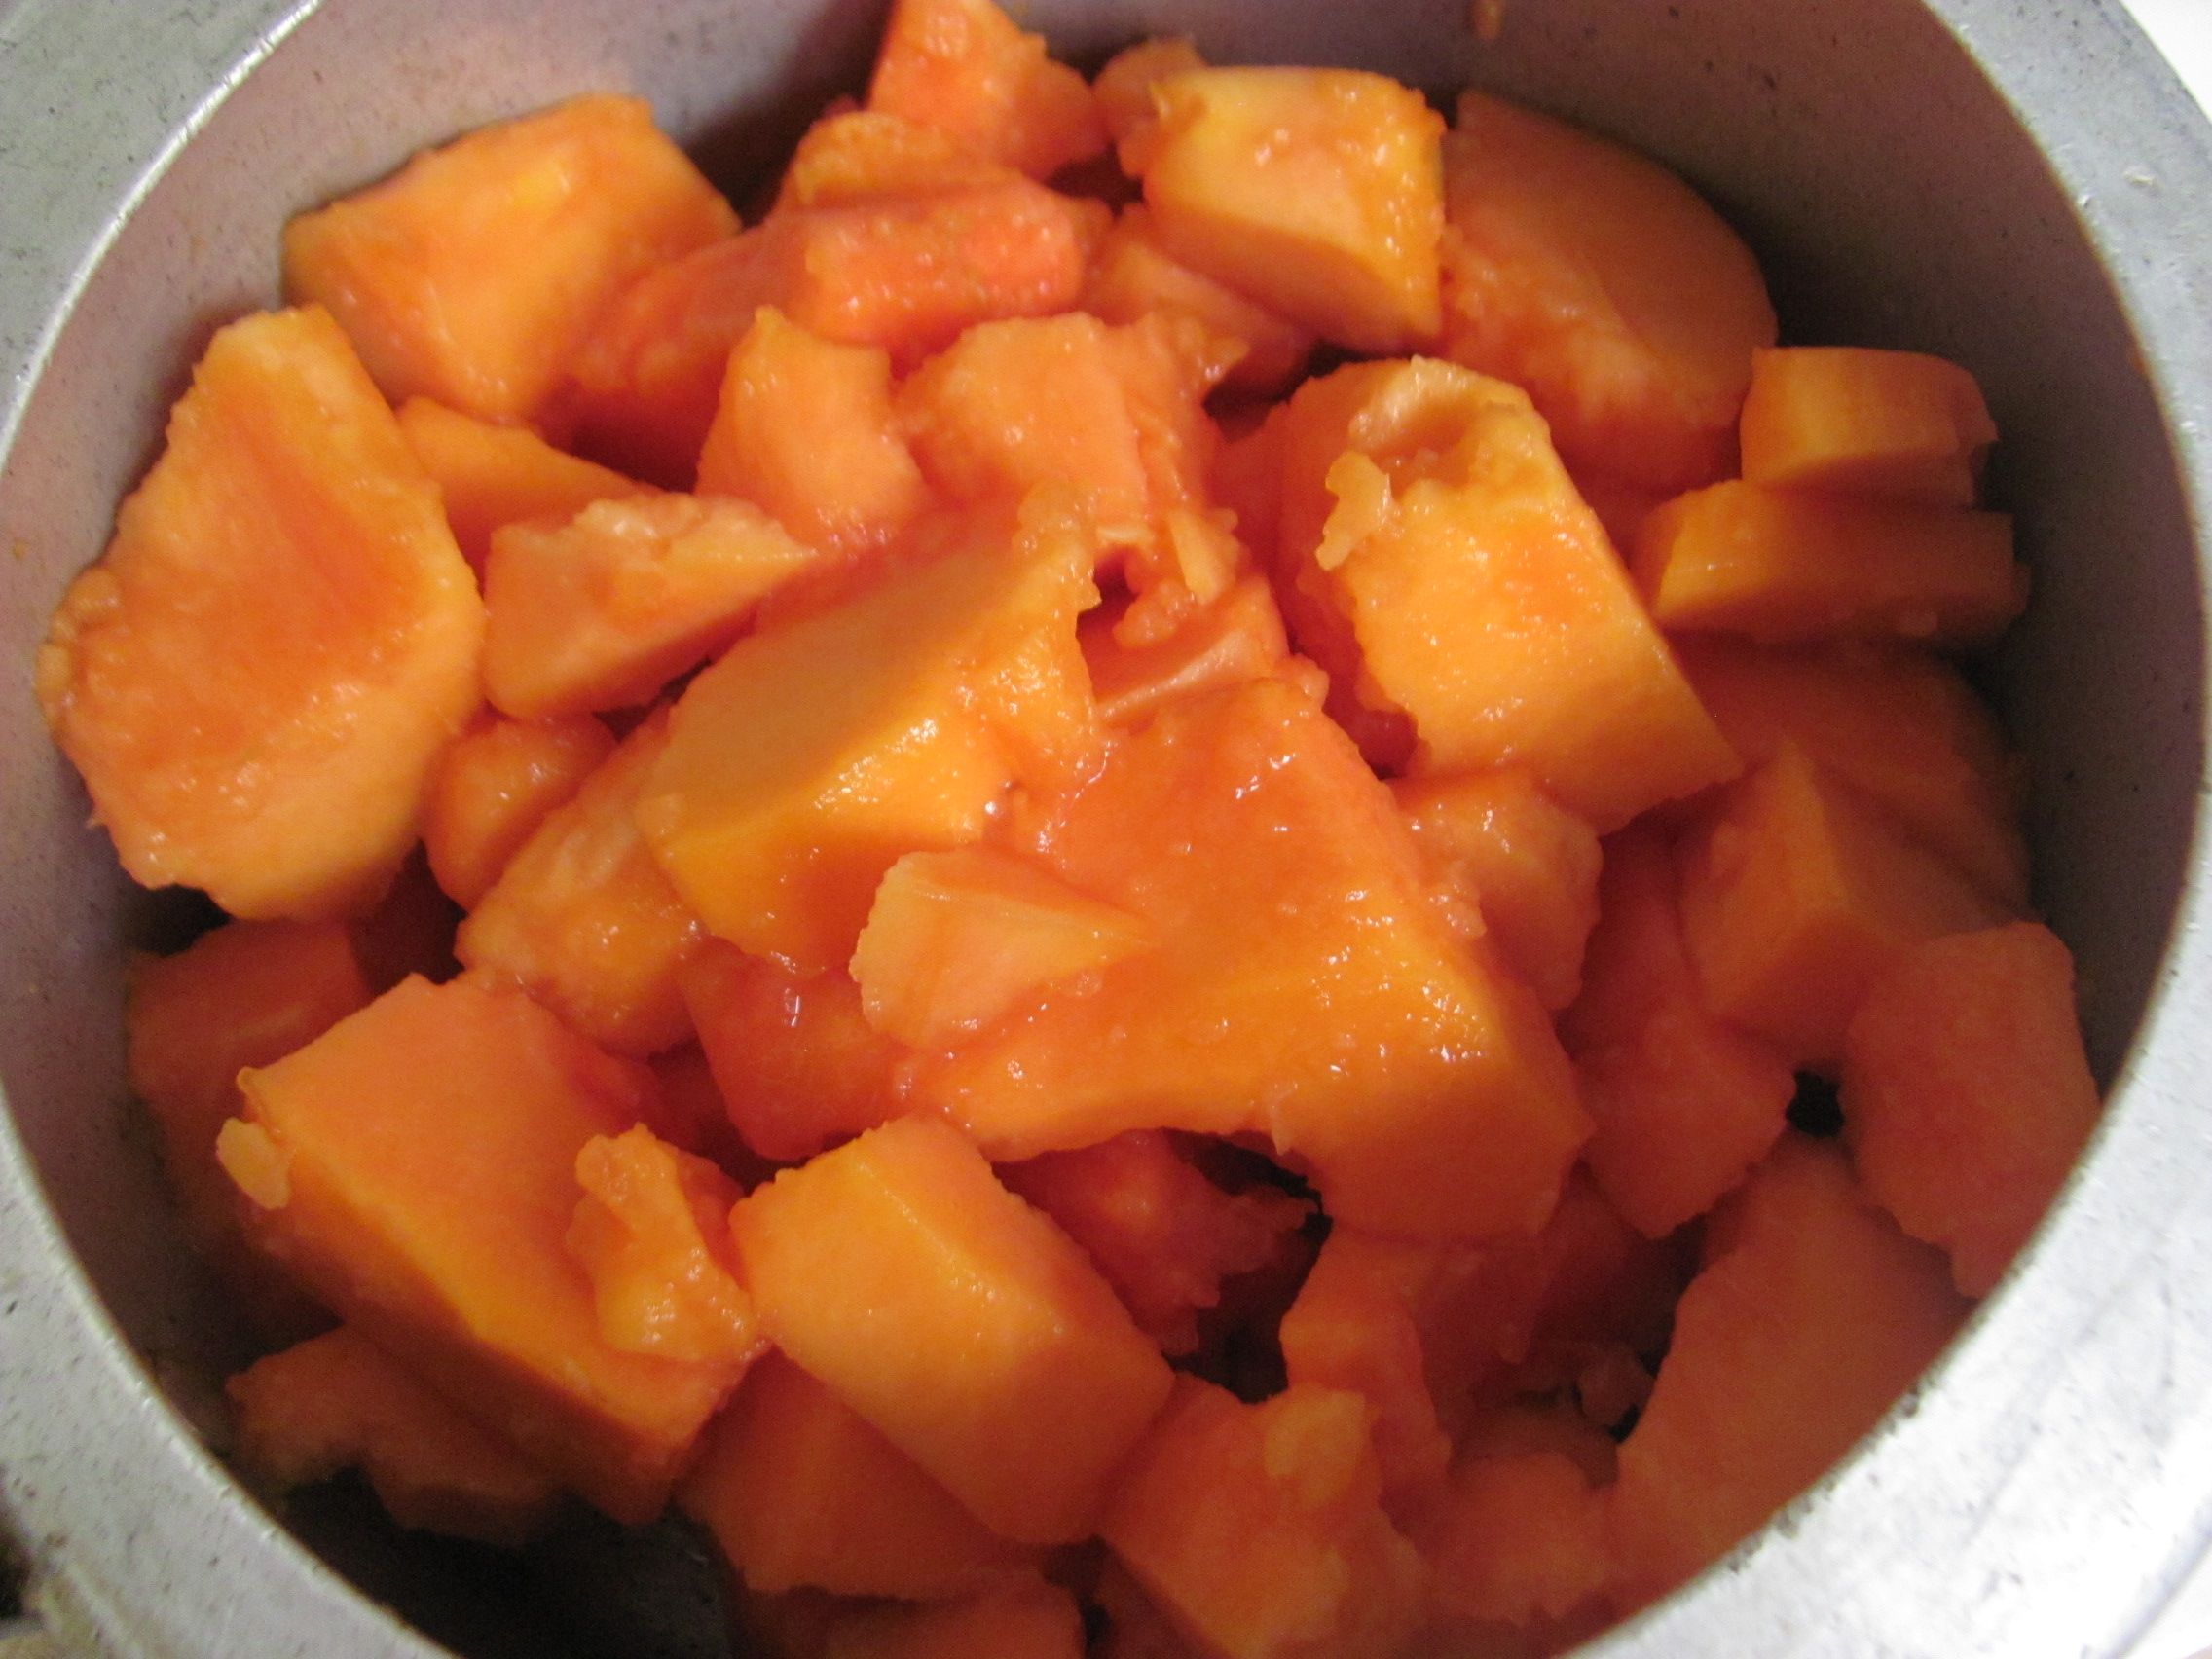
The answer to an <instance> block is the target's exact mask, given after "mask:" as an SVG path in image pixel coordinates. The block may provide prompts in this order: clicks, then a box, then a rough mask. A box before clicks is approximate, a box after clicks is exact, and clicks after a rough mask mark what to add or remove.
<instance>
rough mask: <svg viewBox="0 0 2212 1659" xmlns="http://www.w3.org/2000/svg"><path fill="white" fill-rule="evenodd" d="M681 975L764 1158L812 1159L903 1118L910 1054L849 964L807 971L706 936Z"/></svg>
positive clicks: (742, 1125)
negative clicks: (872, 1012) (879, 1017)
mask: <svg viewBox="0 0 2212 1659" xmlns="http://www.w3.org/2000/svg"><path fill="white" fill-rule="evenodd" d="M680 979H681V983H682V990H683V1000H684V1003H685V1005H686V1006H687V1007H688V1008H689V1009H690V1011H691V1021H692V1024H693V1025H694V1026H695V1027H696V1028H697V1030H698V1033H699V1043H700V1046H701V1047H702V1048H704V1049H705V1050H706V1051H707V1060H708V1063H709V1064H710V1065H712V1066H713V1068H714V1073H715V1081H716V1082H717V1083H718V1084H719V1085H720V1086H721V1092H722V1100H723V1104H724V1105H725V1107H726V1108H727V1110H728V1112H729V1120H730V1122H731V1124H734V1125H735V1126H736V1128H737V1132H738V1134H739V1136H740V1137H741V1138H742V1139H743V1140H744V1142H745V1144H746V1145H747V1146H749V1147H751V1148H752V1149H753V1150H754V1151H755V1152H756V1153H758V1154H759V1155H760V1156H761V1157H762V1158H768V1159H774V1160H778V1161H790V1162H795V1161H800V1160H803V1159H808V1158H812V1157H813V1156H814V1155H815V1154H816V1153H818V1152H820V1151H821V1150H822V1149H823V1148H824V1147H826V1146H829V1145H830V1144H831V1143H832V1142H834V1141H839V1140H843V1139H845V1138H846V1137H847V1136H850V1135H857V1134H859V1133H860V1132H861V1131H862V1130H863V1129H872V1128H874V1127H875V1126H876V1125H877V1124H882V1123H886V1122H888V1121H889V1120H890V1119H892V1118H893V1117H895V1116H897V1115H898V1112H899V1110H900V1102H899V1088H898V1082H897V1077H896V1069H897V1067H898V1064H899V1060H900V1056H901V1055H902V1054H903V1052H904V1051H903V1049H901V1047H900V1046H899V1045H898V1044H896V1043H893V1042H892V1041H890V1039H888V1038H885V1037H881V1036H878V1035H877V1034H876V1031H875V1028H874V1027H873V1026H871V1025H870V1024H868V1022H867V1016H866V1014H864V1013H863V1012H862V1010H861V993H860V987H859V986H858V985H856V984H854V983H853V981H852V979H851V978H850V977H848V976H847V975H846V973H845V971H844V970H843V969H841V968H832V969H830V970H828V971H826V972H824V973H821V974H815V975H810V976H806V977H801V976H798V975H795V974H793V973H792V972H791V971H790V970H788V969H786V968H784V967H782V966H780V965H779V964H777V963H774V962H770V961H767V960H765V959H764V958H762V957H758V956H748V955H746V954H745V953H744V952H743V951H742V950H739V949H738V948H737V947H736V946H735V945H733V944H725V943H724V942H723V941H722V940H708V941H707V942H706V944H705V945H704V946H703V947H702V948H701V949H700V951H699V952H698V954H697V955H696V956H694V957H693V958H691V960H690V961H689V962H687V963H686V964H685V965H684V968H683V971H682V975H681V976H680Z"/></svg>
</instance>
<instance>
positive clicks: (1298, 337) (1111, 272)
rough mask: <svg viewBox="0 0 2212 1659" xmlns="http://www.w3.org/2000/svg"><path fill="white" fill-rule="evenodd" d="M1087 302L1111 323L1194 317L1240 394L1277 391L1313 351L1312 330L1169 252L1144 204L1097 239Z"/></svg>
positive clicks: (1225, 377)
mask: <svg viewBox="0 0 2212 1659" xmlns="http://www.w3.org/2000/svg"><path fill="white" fill-rule="evenodd" d="M1082 304H1083V309H1084V310H1085V311H1087V312H1089V313H1091V314H1092V315H1093V316H1097V317H1102V318H1104V319H1105V320H1106V321H1108V322H1113V323H1133V322H1136V321H1138V320H1139V319H1141V318H1143V317H1145V316H1147V315H1149V314H1151V313H1155V312H1160V313H1166V314H1168V315H1171V316H1182V317H1188V318H1189V319H1190V320H1192V321H1193V322H1196V323H1197V324H1198V325H1199V326H1200V327H1201V328H1202V329H1204V330H1205V332H1206V334H1207V335H1208V336H1209V337H1210V338H1211V339H1212V340H1213V341H1214V342H1216V343H1217V344H1216V346H1215V347H1214V348H1213V350H1217V351H1222V352H1225V353H1227V354H1228V356H1229V358H1230V359H1232V360H1231V361H1230V363H1229V367H1228V368H1227V370H1226V372H1225V373H1224V374H1223V376H1222V384H1223V385H1224V386H1227V387H1234V388H1235V390H1238V391H1245V392H1253V393H1256V394H1259V395H1263V396H1272V395H1279V394H1280V393H1281V392H1283V391H1285V390H1287V389H1288V388H1289V387H1291V386H1293V385H1295V384H1296V382H1297V380H1298V378H1299V376H1300V375H1301V374H1302V373H1304V372H1305V368H1306V363H1307V359H1308V358H1309V357H1310V356H1312V354H1313V346H1314V338H1313V334H1312V332H1311V330H1309V329H1306V328H1302V327H1300V326H1299V325H1298V324H1297V323H1295V322H1292V321H1291V320H1290V319H1289V318H1288V317H1285V316H1280V315H1277V314H1276V313H1273V312H1272V311H1270V310H1268V308H1267V307H1265V306H1263V305H1261V304H1259V303H1258V302H1257V301H1255V300H1251V299H1247V298H1246V297H1245V296H1244V295H1242V294H1240V293H1238V292H1237V291H1236V290H1235V288H1232V287H1230V286H1228V285H1227V284H1226V283H1222V282H1217V281H1215V280H1214V279H1213V278H1212V277H1211V276H1206V275H1205V274H1204V273H1202V272H1199V271H1196V270H1194V269H1192V268H1191V267H1190V266H1188V265H1185V264H1184V263H1183V262H1182V261H1181V260H1179V259H1177V258H1176V257H1175V256H1174V255H1173V254H1171V253H1169V252H1168V251H1167V250H1166V248H1164V247H1163V246H1161V240H1160V234H1159V232H1158V231H1157V230H1155V229H1154V227H1153V223H1152V215H1151V214H1150V213H1149V212H1147V211H1146V210H1145V209H1144V208H1143V207H1142V206H1136V205H1132V206H1128V207H1124V209H1123V210H1122V213H1121V216H1120V217H1119V218H1118V219H1116V220H1115V221H1114V228H1113V229H1112V230H1110V231H1108V232H1107V233H1106V236H1105V239H1104V240H1102V241H1100V242H1099V244H1098V251H1097V252H1096V253H1095V254H1094V255H1092V257H1091V264H1090V276H1089V277H1088V280H1087V281H1086V282H1085V283H1084V289H1083V301H1082Z"/></svg>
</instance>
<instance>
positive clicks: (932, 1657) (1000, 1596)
mask: <svg viewBox="0 0 2212 1659" xmlns="http://www.w3.org/2000/svg"><path fill="white" fill-rule="evenodd" d="M1084 1652H1085V1647H1084V1632H1083V1610H1082V1609H1081V1608H1080V1607H1078V1606H1077V1605H1076V1601H1075V1598H1074V1597H1073V1596H1071V1595H1069V1594H1068V1593H1067V1592H1066V1591H1065V1590H1063V1589H1061V1588H1060V1587H1059V1586H1058V1585H1056V1584H1049V1583H1047V1582H1046V1581H1045V1580H1044V1579H1042V1578H1039V1577H1037V1576H1036V1575H1035V1574H1031V1575H1030V1576H1029V1577H1028V1578H1027V1579H1026V1580H1023V1581H1019V1582H1016V1583H1014V1584H1010V1585H1006V1586H1004V1587H1002V1588H999V1589H995V1590H985V1591H982V1592H979V1593H978V1594H977V1595H974V1596H969V1597H965V1598H963V1599H962V1600H960V1601H957V1602H944V1603H940V1604H932V1605H928V1606H920V1607H913V1606H894V1607H862V1608H854V1609H851V1610H849V1611H846V1612H843V1613H841V1614H839V1615H838V1616H836V1617H835V1618H833V1619H832V1620H831V1621H830V1626H829V1629H828V1631H827V1633H826V1634H825V1636H824V1638H823V1641H822V1659H1083V1655H1084Z"/></svg>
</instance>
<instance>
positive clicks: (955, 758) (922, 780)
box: [638, 497, 1096, 974]
mask: <svg viewBox="0 0 2212 1659" xmlns="http://www.w3.org/2000/svg"><path fill="white" fill-rule="evenodd" d="M1093 545H1094V543H1093V538H1092V536H1091V535H1090V534H1089V531H1088V526H1087V525H1086V524H1085V523H1083V522H1082V519H1081V515H1080V514H1074V513H1070V512H1068V511H1066V510H1065V503H1064V502H1057V501H1055V500H1052V499H1048V498H1043V497H1040V498H1036V499H1035V500H1034V501H1033V502H1031V503H1029V504H1027V505H1025V506H1024V508H1023V511H1022V515H1021V517H1020V519H1019V520H1018V521H1017V522H1016V523H1015V524H1014V526H1013V527H1012V528H1011V529H1010V528H1009V526H1008V524H1007V523H1006V521H1005V520H1004V519H1003V518H1001V519H991V520H985V521H982V522H979V523H978V524H977V525H974V526H963V527H961V528H960V529H959V531H958V532H957V535H956V545H955V547H954V549H953V550H952V551H950V552H947V553H945V554H943V555H942V556H940V557H939V558H937V559H935V560H933V561H927V562H923V563H920V564H917V565H913V566H910V567H907V568H904V569H902V570H901V571H897V572H896V573H894V574H893V575H891V576H890V577H888V578H886V579H885V580H884V581H882V582H880V583H879V584H877V585H876V586H875V587H873V588H870V589H868V590H867V591H866V592H865V593H864V594H862V595H861V596H860V597H859V598H857V599H855V600H854V601H852V602H851V603H849V604H846V605H843V606H840V607H838V608H834V609H830V610H828V611H826V612H824V613H822V614H820V615H815V616H810V617H806V618H804V619H802V620H797V621H793V622H791V623H788V624H786V625H784V626H781V627H778V628H774V629H771V630H768V631H765V632H758V633H755V634H754V635H752V636H751V637H749V638H747V639H745V640H743V641H740V642H739V643H738V645H735V646H734V647H732V648H731V649H730V650H729V651H728V652H727V653H726V654H725V655H724V656H723V657H722V658H721V660H720V661H719V662H718V663H716V664H715V665H714V666H713V667H711V668H709V669H708V670H707V671H706V672H705V673H703V674H701V675H700V676H699V677H698V678H697V679H696V680H694V681H692V682H691V684H690V686H689V687H688V688H687V689H686V690H685V691H684V693H683V696H682V700H681V701H680V702H678V704H677V705H676V712H675V716H674V718H673V719H672V720H671V722H670V726H669V743H668V748H667V752H666V754H665V755H664V756H662V758H661V759H660V760H659V761H658V762H657V763H656V765H655V767H654V770H653V774H652V776H651V778H650V779H649V780H648V782H647V784H646V786H645V793H644V795H643V797H642V798H641V799H640V801H639V803H638V823H639V826H640V827H641V828H642V829H643V830H644V831H645V836H646V839H647V840H648V841H649V842H650V843H651V845H652V848H653V851H654V854H655V855H656V856H657V857H658V859H659V860H660V863H661V866H662V867H663V868H664V869H665V870H666V871H667V873H668V876H669V879H670V880H671V881H673V882H674V883H675V884H676V887H677V888H678V890H679V891H681V892H682V894H683V895H684V897H685V898H686V899H687V900H688V901H689V903H691V905H692V906H693V907H694V908H695V909H696V910H697V911H698V913H699V915H700V916H701V918H703V919H704V921H705V922H706V925H707V927H708V928H709V929H710V930H711V931H712V932H714V933H716V934H718V935H719V936H720V937H722V938H724V939H727V940H731V941H732V942H733V943H735V944H737V945H738V946H740V947H741V948H743V949H746V950H749V951H752V952H753V953H755V954H756V955H772V956H776V957H778V958H780V959H782V960H783V961H785V962H786V963H787V965H789V966H790V967H791V968H793V971H794V972H797V973H801V974H808V973H819V972H821V971H823V970H825V969H828V968H831V967H842V966H843V965H844V964H845V963H846V961H848V960H849V959H850V957H851V955H852V951H853V943H854V941H855V940H857V939H858V938H859V937H860V931H861V928H862V926H863V924H864V923H865V922H866V919H867V912H868V906H869V905H870V903H872V902H873V900H874V897H875V888H876V884H877V883H878V882H879V881H880V880H881V879H882V876H883V872H884V871H885V870H887V869H889V868H890V867H891V866H892V865H893V864H894V863H896V862H897V861H898V859H899V858H900V857H901V855H903V854H905V853H909V852H920V851H925V850H932V849H943V848H948V847H955V846H960V845H963V844H965V843H967V842H970V841H974V840H977V839H978V838H979V837H980V836H981V834H982V832H983V830H984V828H985V826H986V824H987V823H988V820H989V815H990V812H991V809H992V807H993V805H994V803H995V802H996V801H997V800H998V798H999V797H1000V795H1001V794H1002V793H1004V792H1005V791H1006V789H1007V788H1008V787H1009V785H1010V784H1012V783H1013V782H1014V779H1015V778H1016V777H1017V776H1022V777H1028V778H1033V779H1036V780H1038V781H1040V782H1049V781H1051V779H1054V778H1056V777H1059V776H1062V775H1064V774H1065V772H1066V770H1067V769H1068V768H1070V767H1071V766H1080V765H1081V764H1082V763H1083V760H1084V757H1085V756H1088V754H1089V752H1090V750H1091V748H1092V746H1093V744H1094V742H1095V717H1094V715H1093V713H1092V710H1091V706H1090V691H1089V686H1088V682H1086V681H1085V679H1084V673H1083V658H1082V655H1081V653H1080V651H1079V650H1078V648H1077V646H1076V639H1075V619H1076V616H1077V614H1078V613H1079V612H1080V611H1082V610H1084V609H1085V608H1088V606H1089V605H1090V604H1091V603H1093V602H1094V601H1095V598H1096V589H1095V588H1093V587H1092V586H1091V582H1090V575H1089V571H1090V566H1091V562H1092V549H1093Z"/></svg>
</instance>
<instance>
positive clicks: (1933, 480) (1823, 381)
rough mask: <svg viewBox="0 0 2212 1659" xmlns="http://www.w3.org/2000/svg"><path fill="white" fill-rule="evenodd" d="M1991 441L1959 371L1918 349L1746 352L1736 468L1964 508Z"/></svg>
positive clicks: (1776, 480) (1791, 486)
mask: <svg viewBox="0 0 2212 1659" xmlns="http://www.w3.org/2000/svg"><path fill="white" fill-rule="evenodd" d="M1996 441H1997V424H1996V423H1995V422H1994V421H1992V420H1991V419H1990V418H1989V405H1988V404H1986V403H1985V402H1983V401H1982V396H1981V387H1980V386H1979V385H1977V384H1976V383H1975V381H1974V378H1973V376H1972V374H1970V373H1969V372H1968V371H1967V370H1965V369H1963V368H1961V367H1960V366H1959V365H1958V364H1956V363H1952V362H1946V361H1945V360H1944V359H1942V358H1941V357H1931V356H1927V355H1924V354H1923V353H1921V352H1918V351H1877V350H1872V349H1870V348H1867V347H1863V346H1792V347H1788V348H1785V349H1783V350H1764V351H1760V352H1759V353H1757V354H1756V355H1755V356H1754V357H1753V358H1752V359H1751V391H1750V393H1749V395H1747V396H1746V397H1745V399H1744V412H1743V419H1742V447H1743V456H1744V477H1745V480H1746V481H1747V482H1749V483H1752V484H1763V485H1766V486H1768V487H1770V488H1772V489H1777V490H1825V491H1830V492H1833V493H1834V494H1837V495H1842V496H1867V497H1872V498H1877V499H1880V500H1887V501H1912V502H1917V503H1918V504H1919V505H1921V506H1924V507H1971V506H1972V505H1973V504H1974V495H1975V491H1976V487H1977V485H1978V482H1979V480H1980V477H1981V463H1982V461H1983V460H1984V459H1985V458H1986V457H1987V456H1988V454H1989V448H1990V446H1991V445H1992V444H1994V443H1996Z"/></svg>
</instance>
